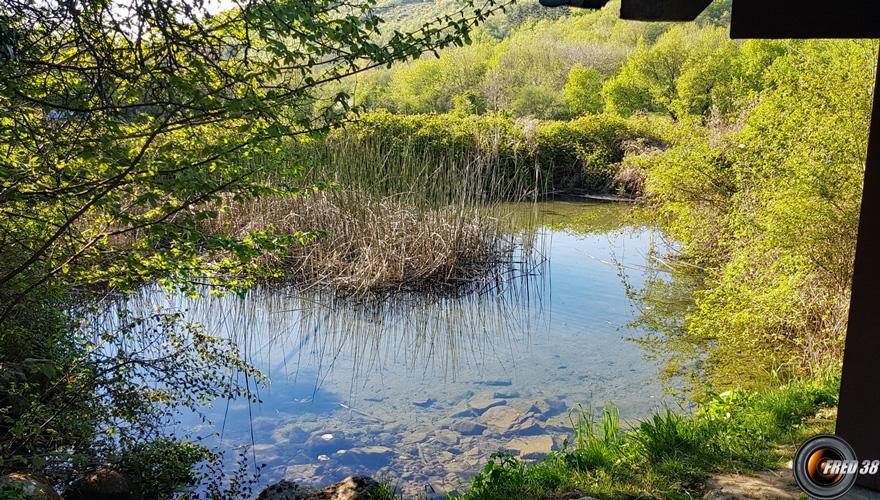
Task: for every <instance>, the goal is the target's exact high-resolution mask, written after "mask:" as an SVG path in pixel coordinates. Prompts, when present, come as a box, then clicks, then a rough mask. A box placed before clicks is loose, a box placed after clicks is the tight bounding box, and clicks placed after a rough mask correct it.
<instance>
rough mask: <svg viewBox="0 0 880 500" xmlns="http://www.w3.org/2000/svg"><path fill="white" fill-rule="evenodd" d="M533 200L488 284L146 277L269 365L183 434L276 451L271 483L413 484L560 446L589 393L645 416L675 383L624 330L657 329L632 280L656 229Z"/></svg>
mask: <svg viewBox="0 0 880 500" xmlns="http://www.w3.org/2000/svg"><path fill="white" fill-rule="evenodd" d="M535 208H536V211H537V212H538V213H539V214H540V219H539V220H540V221H541V223H540V224H539V225H540V226H541V227H542V229H540V230H539V232H540V237H539V238H538V242H539V244H538V246H537V248H536V249H535V252H533V253H532V254H530V256H526V255H524V256H523V258H522V261H523V263H522V269H520V271H521V272H519V273H516V275H514V276H510V277H509V279H505V280H502V281H499V283H498V284H497V286H495V287H494V288H493V289H492V290H491V291H490V292H486V291H482V292H480V293H473V294H465V295H463V296H457V297H435V298H430V297H418V296H394V297H393V298H391V299H388V300H384V301H379V302H371V303H353V302H351V301H346V300H343V299H339V298H337V297H334V296H333V295H332V294H327V293H322V292H316V291H313V292H308V293H307V292H302V291H294V290H290V289H265V290H256V291H254V292H253V293H251V294H250V295H248V296H247V297H245V298H244V299H240V298H236V297H224V298H216V299H198V300H194V301H185V300H182V299H168V298H167V297H164V296H163V295H162V294H161V293H159V292H149V291H145V293H144V295H143V296H142V297H140V300H141V301H142V303H141V307H156V306H159V305H162V306H164V307H166V308H168V307H174V308H176V309H181V310H185V311H186V313H185V314H186V316H187V317H188V318H190V319H192V320H194V321H198V322H200V323H203V324H204V325H205V326H206V327H207V328H208V330H209V331H210V332H211V333H213V334H215V335H221V336H227V337H229V338H231V339H233V340H234V341H235V342H236V343H237V344H238V345H239V346H240V348H241V350H242V353H243V354H244V355H245V356H246V357H247V358H248V359H249V360H251V361H252V362H253V363H254V364H256V366H257V367H258V368H260V369H261V370H262V371H264V372H265V373H266V374H267V375H268V376H269V378H270V379H271V381H272V383H271V384H270V385H269V386H268V387H267V388H265V389H262V390H261V393H260V395H259V396H260V399H261V401H262V402H261V403H259V404H249V403H248V402H247V401H221V402H217V403H216V405H215V407H214V408H212V409H210V410H208V412H207V416H208V418H209V422H208V423H203V422H201V420H199V419H197V418H195V417H192V416H186V415H184V416H183V417H182V424H181V426H180V429H178V432H179V433H181V434H185V435H190V436H202V437H204V441H203V442H204V443H205V444H207V445H209V446H211V447H213V448H215V449H225V450H229V451H233V452H235V451H239V452H240V451H242V450H245V453H247V455H248V457H249V458H254V459H256V461H257V462H258V463H260V464H265V467H264V468H263V470H262V472H261V478H260V482H261V484H262V485H267V484H270V483H274V482H276V481H279V480H281V479H288V480H292V481H297V482H299V483H301V484H304V485H306V486H321V485H326V484H330V483H332V482H336V481H339V480H341V479H343V478H344V477H346V476H349V475H353V474H362V475H368V476H372V477H375V478H378V479H382V480H386V481H388V482H390V483H392V484H394V485H396V486H398V487H399V488H400V490H401V491H402V492H403V494H404V495H405V496H407V497H410V496H415V495H425V494H428V495H429V496H430V495H431V494H433V493H438V494H439V493H443V492H449V491H454V490H459V491H461V490H462V489H463V488H466V487H467V484H468V483H469V481H470V478H471V477H473V475H475V474H476V473H477V472H479V471H480V470H481V468H482V467H483V465H484V464H485V463H486V462H487V461H488V460H489V456H490V455H491V454H492V453H494V452H496V451H509V452H511V453H513V454H514V455H516V456H519V457H521V458H524V459H537V458H540V457H542V456H543V455H545V454H547V453H548V452H550V451H551V450H553V449H558V448H559V447H561V446H562V445H563V442H564V440H565V439H566V438H570V437H571V427H572V425H571V421H570V415H569V411H570V410H572V409H577V407H578V405H583V407H585V408H591V407H592V408H594V409H601V407H602V405H603V403H605V402H606V401H613V402H614V404H615V405H616V406H617V408H618V409H619V410H620V414H621V418H622V420H623V421H624V422H626V421H627V420H635V419H637V418H640V417H643V416H646V415H647V414H648V413H650V412H651V411H652V410H654V409H656V408H657V406H659V405H660V404H661V400H660V396H661V395H662V394H664V392H665V391H664V389H663V387H662V386H661V384H660V383H659V382H658V381H657V378H656V377H657V373H658V371H657V366H656V365H655V364H653V363H651V362H648V361H646V360H645V358H644V353H643V351H642V349H641V347H640V346H639V345H638V344H636V343H633V342H631V341H630V340H629V339H631V338H633V337H639V336H640V335H642V334H643V333H644V332H643V331H642V330H640V329H639V328H636V327H633V326H631V325H632V322H633V320H634V319H635V316H634V315H635V314H636V308H635V306H634V304H633V303H632V301H631V300H630V298H629V297H628V295H627V287H628V286H629V287H633V288H638V287H640V286H641V285H642V284H643V281H644V279H645V277H646V275H645V269H646V267H648V265H649V263H650V262H649V261H650V259H649V253H650V251H651V249H652V248H653V246H654V245H656V244H657V243H658V242H659V240H660V238H659V235H658V234H657V233H656V232H655V231H654V230H653V229H651V228H646V227H640V226H635V225H632V224H631V223H629V222H628V217H627V215H628V211H629V210H630V209H629V208H628V207H625V206H621V205H612V204H596V203H576V202H550V203H541V204H539V205H538V206H537V207H531V209H535ZM512 209H515V210H520V209H521V208H520V207H512ZM527 257H528V258H527ZM259 489H260V488H257V491H259Z"/></svg>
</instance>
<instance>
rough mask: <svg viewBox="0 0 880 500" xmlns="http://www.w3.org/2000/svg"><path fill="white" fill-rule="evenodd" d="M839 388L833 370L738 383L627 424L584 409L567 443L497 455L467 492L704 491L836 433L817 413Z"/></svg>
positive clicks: (608, 413) (623, 494)
mask: <svg viewBox="0 0 880 500" xmlns="http://www.w3.org/2000/svg"><path fill="white" fill-rule="evenodd" d="M839 386H840V381H839V377H837V376H827V377H823V378H819V379H813V380H808V381H802V382H791V383H787V384H784V385H781V386H779V387H774V388H769V389H764V390H760V391H753V392H746V391H728V392H725V393H722V394H718V395H714V396H712V397H710V398H708V399H707V400H706V402H704V403H703V404H701V405H700V406H699V407H698V409H697V411H696V412H695V413H693V414H685V415H683V414H680V413H675V412H673V411H671V410H669V409H664V410H662V411H660V412H658V413H656V414H655V415H653V416H652V417H650V418H648V419H646V420H644V421H641V422H639V423H638V424H637V425H634V426H633V427H632V428H631V429H629V430H626V431H624V430H622V429H621V426H620V420H619V416H618V412H617V410H616V409H615V408H614V407H613V406H611V405H606V406H605V407H604V408H603V409H602V412H601V414H600V415H599V416H598V417H596V416H594V415H593V412H592V411H588V410H585V409H584V408H578V410H577V411H576V412H574V414H573V418H572V424H573V427H574V436H573V439H572V440H571V441H572V442H571V443H570V444H568V445H567V446H566V447H565V448H564V449H562V450H560V451H557V452H554V453H552V454H550V455H549V456H547V457H546V458H545V459H544V460H542V461H539V462H535V463H531V464H526V463H524V462H522V461H521V460H518V459H516V458H514V457H512V456H510V455H507V454H495V455H493V457H492V460H491V461H490V462H489V463H488V464H486V466H485V468H484V469H483V471H482V472H481V473H480V474H479V475H477V476H476V477H475V478H474V479H473V481H472V484H471V489H470V491H468V492H467V493H464V494H463V495H461V496H459V497H457V498H461V499H506V498H523V499H527V498H554V497H556V496H558V495H560V494H562V493H566V492H575V491H576V492H582V493H584V494H588V495H591V496H594V497H598V498H630V497H641V498H688V497H693V496H700V494H701V492H702V490H703V484H704V482H705V480H706V479H707V478H708V477H709V476H711V475H712V474H717V473H724V472H738V473H748V472H752V471H758V470H771V469H776V468H779V467H780V466H781V465H782V463H784V462H785V461H787V460H788V459H790V458H791V457H790V454H791V453H793V448H792V447H791V446H790V445H793V444H797V443H799V442H800V441H801V440H803V439H804V438H805V437H807V436H810V435H813V434H817V433H820V432H830V431H831V430H832V427H833V421H832V420H830V419H828V418H817V417H816V414H817V411H818V410H819V409H820V408H827V407H833V406H836V404H837V394H838V390H839Z"/></svg>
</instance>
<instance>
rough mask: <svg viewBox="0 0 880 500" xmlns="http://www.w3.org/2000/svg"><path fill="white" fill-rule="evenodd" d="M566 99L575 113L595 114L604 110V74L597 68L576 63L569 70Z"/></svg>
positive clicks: (571, 110) (569, 107)
mask: <svg viewBox="0 0 880 500" xmlns="http://www.w3.org/2000/svg"><path fill="white" fill-rule="evenodd" d="M565 100H566V101H567V102H568V109H569V111H570V112H571V114H573V115H585V114H595V113H599V112H601V111H602V75H600V74H599V72H598V71H597V70H596V69H595V68H585V67H583V66H581V65H576V66H575V67H573V68H571V71H569V72H568V82H566V84H565Z"/></svg>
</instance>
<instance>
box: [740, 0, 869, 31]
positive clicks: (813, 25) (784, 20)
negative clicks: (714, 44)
mask: <svg viewBox="0 0 880 500" xmlns="http://www.w3.org/2000/svg"><path fill="white" fill-rule="evenodd" d="M730 36H731V37H732V38H880V5H878V2H876V1H875V0H836V1H834V2H829V1H821V2H820V1H796V0H733V7H732V9H731V14H730Z"/></svg>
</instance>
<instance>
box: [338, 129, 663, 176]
mask: <svg viewBox="0 0 880 500" xmlns="http://www.w3.org/2000/svg"><path fill="white" fill-rule="evenodd" d="M634 141H641V143H643V144H651V143H658V141H659V139H658V138H657V137H656V136H655V135H654V134H653V133H652V132H650V131H649V130H648V127H647V126H646V125H645V124H644V123H642V122H639V121H636V120H630V121H626V120H623V119H621V118H618V117H614V116H610V115H589V116H584V117H581V118H578V119H576V120H571V121H540V120H530V119H515V118H513V117H510V116H507V115H503V114H492V115H484V116H461V115H454V114H444V115H435V114H428V115H394V114H390V113H387V112H376V113H369V114H366V115H364V116H363V117H362V118H361V120H360V121H359V122H358V123H357V124H355V125H353V126H350V127H348V128H346V129H344V130H339V131H337V132H335V133H334V134H333V135H331V137H330V138H329V139H328V142H329V143H330V144H331V147H332V144H333V143H336V144H347V145H348V146H347V147H349V148H362V147H364V145H365V143H370V145H371V146H375V145H377V144H378V145H379V146H380V147H381V148H382V149H383V150H384V151H386V154H390V155H426V156H429V157H430V158H432V161H434V162H436V163H438V164H439V163H443V162H444V161H446V162H449V163H458V164H460V165H467V164H468V163H469V162H472V161H475V160H476V159H480V160H481V161H484V162H486V161H488V162H492V163H494V164H496V165H497V166H498V168H499V173H501V175H506V176H509V177H511V178H518V179H520V180H521V181H522V182H520V183H519V184H518V185H519V186H520V187H522V186H535V182H536V181H537V183H538V186H537V187H538V188H539V189H540V190H542V191H552V190H563V189H579V190H588V191H591V192H609V191H616V187H617V186H616V185H615V182H614V178H615V175H616V174H617V172H618V170H619V168H620V164H621V162H622V161H623V159H624V154H625V153H626V150H627V146H628V145H629V144H631V143H633V142H634ZM377 168H381V167H380V166H379V165H377Z"/></svg>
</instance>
